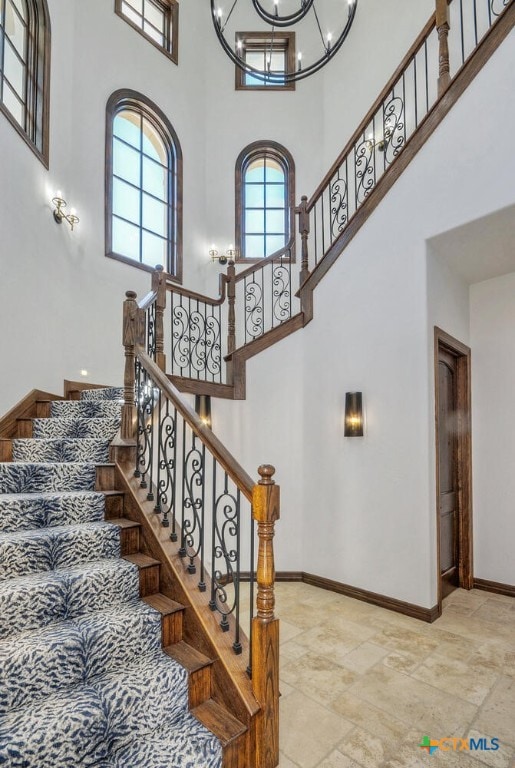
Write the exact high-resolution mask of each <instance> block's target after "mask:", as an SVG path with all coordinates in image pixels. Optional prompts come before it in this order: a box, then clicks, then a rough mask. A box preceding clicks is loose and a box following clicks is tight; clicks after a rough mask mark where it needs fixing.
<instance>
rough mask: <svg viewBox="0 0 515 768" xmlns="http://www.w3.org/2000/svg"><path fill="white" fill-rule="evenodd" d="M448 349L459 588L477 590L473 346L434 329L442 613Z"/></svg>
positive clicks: (440, 607)
mask: <svg viewBox="0 0 515 768" xmlns="http://www.w3.org/2000/svg"><path fill="white" fill-rule="evenodd" d="M440 349H444V350H445V351H446V352H448V353H450V354H451V355H453V357H455V358H456V376H457V382H456V390H457V403H456V409H457V412H458V425H457V426H458V445H457V459H456V464H457V467H456V470H457V483H458V493H457V498H458V530H459V534H458V551H459V556H458V573H459V586H460V587H462V588H463V589H472V587H473V580H474V579H473V542H472V435H471V353H470V347H467V346H466V345H465V344H462V342H461V341H458V339H455V338H454V337H453V336H450V334H448V333H446V332H445V331H443V330H442V329H441V328H438V327H437V326H436V325H435V328H434V376H435V441H436V442H435V456H436V537H437V538H436V552H437V555H436V557H437V563H436V565H437V579H438V608H439V613H441V611H442V580H441V578H440V509H439V507H440V500H439V493H440V456H439V445H440V442H439V423H438V421H439V418H438V414H439V383H438V360H439V351H440Z"/></svg>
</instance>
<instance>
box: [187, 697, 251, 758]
mask: <svg viewBox="0 0 515 768" xmlns="http://www.w3.org/2000/svg"><path fill="white" fill-rule="evenodd" d="M191 713H192V715H195V717H196V718H197V720H198V721H199V722H201V723H202V725H205V726H206V728H207V729H208V730H209V731H211V733H214V735H215V736H216V737H217V739H219V740H220V742H221V744H222V747H225V746H227V745H228V744H230V743H231V741H234V740H235V739H237V738H238V736H241V735H242V734H243V733H245V732H246V730H247V726H246V725H244V724H243V723H241V722H240V721H239V720H237V719H236V718H235V717H234V715H231V713H230V712H228V711H227V710H226V709H225V708H224V707H222V706H221V705H220V704H217V702H216V701H214V700H213V699H208V700H207V701H204V702H203V703H202V704H199V705H198V707H194V709H192V710H191Z"/></svg>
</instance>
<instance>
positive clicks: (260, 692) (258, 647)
mask: <svg viewBox="0 0 515 768" xmlns="http://www.w3.org/2000/svg"><path fill="white" fill-rule="evenodd" d="M258 472H259V475H260V478H261V479H260V480H259V483H258V484H257V485H255V486H254V490H253V493H252V517H253V519H254V520H255V521H256V522H257V535H258V542H259V545H258V546H259V549H258V559H257V573H256V581H257V600H256V605H257V611H256V616H255V618H254V619H253V622H252V688H253V690H254V695H255V697H256V699H257V700H258V702H259V704H260V705H261V712H260V713H259V715H258V717H257V721H256V762H255V765H256V766H258V767H259V768H275V766H277V765H278V763H279V621H278V619H276V618H275V615H274V607H275V594H274V583H275V565H274V546H273V538H274V527H275V521H276V520H278V519H279V486H278V485H276V484H275V482H274V480H273V475H274V472H275V469H274V467H272V466H270V465H269V464H264V465H262V466H261V467H259V469H258Z"/></svg>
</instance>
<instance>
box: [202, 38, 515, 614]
mask: <svg viewBox="0 0 515 768" xmlns="http://www.w3.org/2000/svg"><path fill="white" fill-rule="evenodd" d="M513 37H514V35H513V34H512V38H511V39H510V40H508V41H506V42H505V44H504V45H503V47H502V48H501V49H500V50H499V51H498V52H497V53H496V55H495V56H494V58H493V59H491V60H490V62H489V63H488V64H487V66H486V67H485V69H484V70H483V71H482V72H481V73H480V75H479V76H478V78H477V79H476V80H475V81H474V83H473V84H472V85H471V86H470V88H469V89H468V91H467V92H466V93H465V94H464V95H463V96H462V98H461V99H460V101H459V102H458V104H457V105H456V106H455V107H454V108H453V110H452V112H451V113H450V114H449V115H448V116H447V118H446V119H445V121H444V123H442V124H441V126H440V127H439V128H438V130H437V131H436V132H435V134H434V135H433V136H432V137H431V139H430V140H429V141H428V142H427V144H426V145H425V147H424V148H423V149H422V150H421V151H420V153H419V154H418V155H417V156H416V158H415V159H414V161H413V162H412V163H411V165H410V166H409V168H408V169H407V170H406V171H405V173H404V174H403V176H402V177H401V179H400V180H399V181H398V182H397V183H396V185H395V186H394V188H393V189H392V190H391V191H390V192H389V193H388V195H387V196H386V198H385V199H384V200H383V201H382V203H381V204H380V206H379V207H378V208H377V209H376V211H375V212H374V213H373V214H372V216H371V217H370V219H369V220H368V222H367V224H366V226H365V227H363V228H362V229H361V230H360V232H359V233H358V235H357V236H356V237H355V238H354V240H353V241H352V242H351V244H350V245H349V246H348V248H347V249H346V251H345V253H344V254H343V255H342V257H340V259H339V260H338V261H337V262H336V264H335V265H334V267H333V268H332V269H331V271H330V272H329V274H328V275H327V276H326V278H325V279H324V280H323V281H322V282H321V284H320V285H319V286H318V287H317V289H316V293H315V318H314V320H313V322H312V323H311V324H310V325H309V326H307V327H306V328H305V329H304V330H302V331H299V332H298V333H297V334H295V335H294V336H293V337H289V338H288V339H286V340H284V341H282V342H281V343H280V344H278V345H277V346H276V347H275V348H273V349H272V350H270V351H268V352H267V353H265V354H264V355H261V356H260V357H259V358H256V359H255V360H253V361H251V364H250V366H249V373H248V400H247V401H246V402H245V403H241V404H238V406H237V408H238V414H239V423H240V424H241V425H244V427H243V426H242V427H241V429H244V430H245V434H246V435H249V436H251V437H250V438H249V439H243V438H242V436H241V434H239V433H238V432H237V430H236V429H235V427H234V426H231V427H229V426H227V427H226V426H225V425H226V424H227V421H228V418H229V414H230V413H232V412H233V411H232V409H233V407H234V405H233V404H232V403H221V404H220V405H219V406H218V405H217V410H219V411H220V412H221V418H220V424H221V432H222V435H224V436H226V437H227V440H228V443H229V445H231V446H232V447H233V449H234V450H235V452H236V454H237V455H238V456H240V458H241V461H242V462H243V463H244V465H245V466H250V467H252V466H253V465H254V463H255V461H256V458H257V456H256V452H255V444H254V442H253V436H254V435H259V434H262V433H261V424H262V421H263V418H264V416H263V404H264V403H266V414H267V415H266V419H267V425H268V429H267V431H268V441H269V445H270V446H271V447H272V452H273V453H274V454H277V451H276V450H275V447H276V446H279V451H278V452H279V453H284V458H283V460H282V461H281V462H280V463H278V474H277V479H278V481H279V482H280V483H281V484H282V486H283V487H284V488H288V489H291V488H295V489H296V490H295V491H294V493H295V498H294V499H292V502H291V504H290V505H289V506H288V505H286V504H283V515H282V520H281V522H280V524H279V525H278V529H280V533H278V550H277V564H278V568H279V569H280V570H305V571H310V572H312V573H316V574H319V575H322V576H325V577H327V578H332V579H336V580H338V581H341V582H344V583H347V584H351V585H353V586H356V587H361V588H364V589H369V590H372V591H375V592H379V593H382V594H386V595H390V596H393V597H396V598H398V599H401V600H406V601H408V602H413V603H416V604H419V605H423V606H426V607H430V606H433V605H434V604H435V603H436V599H437V574H436V519H435V461H434V455H435V446H434V383H433V379H434V372H433V326H434V325H435V324H440V325H442V326H443V327H444V328H445V329H446V330H448V331H449V332H450V333H453V334H454V335H456V336H458V337H461V338H462V339H463V341H465V342H467V341H468V340H469V334H468V306H467V292H466V289H464V287H463V286H462V285H461V284H460V282H459V280H457V279H453V278H452V277H449V283H448V284H447V281H446V274H445V272H446V267H445V265H442V264H435V263H431V258H432V257H431V256H429V257H428V254H427V246H426V240H429V239H430V238H431V237H434V236H435V235H437V234H439V233H441V232H443V231H446V230H448V229H452V228H453V227H456V226H458V225H462V224H464V223H466V222H468V221H471V220H473V219H476V218H480V217H481V216H483V215H485V214H487V213H489V212H491V211H494V210H498V209H501V208H504V207H505V206H507V205H509V204H510V203H513V201H514V200H515V191H514V188H513V183H512V179H513V175H514V173H515V159H514V158H506V162H505V163H504V164H503V165H502V166H499V165H498V164H495V165H492V163H491V153H490V152H489V148H490V149H491V146H492V137H495V136H497V135H498V134H499V131H500V130H502V129H503V126H506V125H511V124H512V123H513V121H514V120H515V104H514V103H513V99H511V98H510V94H509V91H510V83H511V71H512V68H513V63H514V62H513V57H514V52H515V47H514V46H513ZM478 104H481V114H482V119H481V121H478V120H477V105H478ZM471 125H474V127H475V130H474V132H472V131H470V126H471ZM458 142H459V153H457V152H456V148H457V146H458ZM442 288H443V289H444V290H443V291H442ZM299 336H300V337H301V347H300V356H299V338H298V337H299ZM477 365H478V362H477V360H476V358H474V371H475V370H476V368H477ZM299 366H300V367H299ZM281 371H282V375H281V373H280V372H281ZM355 389H358V390H362V391H363V397H364V402H365V409H366V419H367V426H366V435H365V437H364V438H356V439H350V438H344V437H343V426H342V420H341V419H342V410H343V403H344V395H345V392H346V391H352V390H355ZM258 404H259V405H260V408H258V407H257V405H258ZM290 412H292V413H293V414H300V416H298V421H297V423H295V422H294V420H293V418H292V420H291V430H292V431H293V430H294V431H295V432H294V435H293V437H292V436H291V435H288V436H287V437H286V438H285V436H284V435H283V433H282V430H283V428H284V417H285V416H284V415H285V414H289V413H290ZM285 439H286V440H288V445H291V444H293V445H294V446H295V449H294V452H293V453H291V452H290V451H287V450H286V447H285V443H284V441H285ZM473 442H474V443H477V439H476V437H475V435H473ZM264 448H265V449H266V445H264ZM488 450H490V451H493V450H494V447H493V446H492V445H491V444H490V445H489V446H488ZM269 451H270V449H268V452H269ZM510 456H511V458H512V459H513V454H510ZM263 458H264V459H267V460H268V453H265V454H264V455H263ZM250 459H252V460H251V461H250ZM259 460H261V456H260V457H259ZM289 493H291V491H289ZM297 498H298V499H299V502H297ZM489 514H490V515H491V514H493V510H492V509H489ZM299 530H302V531H303V533H302V548H301V551H300V552H297V554H296V553H295V551H294V549H293V542H295V541H298V539H299ZM477 536H479V533H478V534H477ZM478 575H479V571H478Z"/></svg>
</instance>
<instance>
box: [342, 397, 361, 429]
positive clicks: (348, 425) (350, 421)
mask: <svg viewBox="0 0 515 768" xmlns="http://www.w3.org/2000/svg"><path fill="white" fill-rule="evenodd" d="M343 434H344V436H345V437H363V395H362V393H361V392H346V393H345V427H344V432H343Z"/></svg>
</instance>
